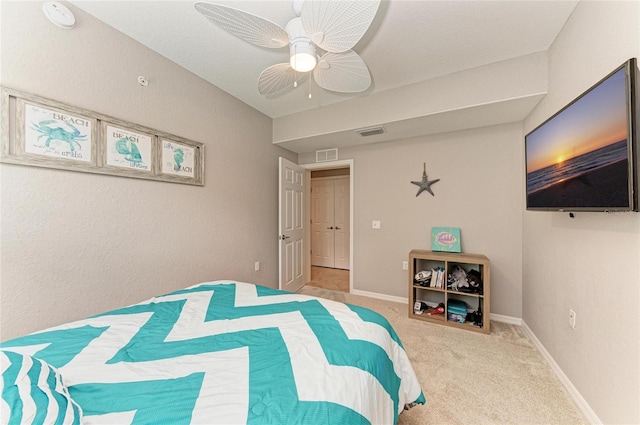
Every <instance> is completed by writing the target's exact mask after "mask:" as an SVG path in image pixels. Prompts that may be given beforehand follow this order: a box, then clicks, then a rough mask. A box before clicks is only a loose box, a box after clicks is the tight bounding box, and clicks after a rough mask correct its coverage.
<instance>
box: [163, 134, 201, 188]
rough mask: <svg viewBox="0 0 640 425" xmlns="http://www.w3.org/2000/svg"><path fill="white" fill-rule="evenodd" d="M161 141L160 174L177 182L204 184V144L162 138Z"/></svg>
mask: <svg viewBox="0 0 640 425" xmlns="http://www.w3.org/2000/svg"><path fill="white" fill-rule="evenodd" d="M159 141H160V142H159V144H158V146H159V158H160V164H159V166H158V173H159V174H161V175H163V177H166V178H173V179H176V180H177V181H183V182H192V183H193V184H204V182H203V170H202V168H203V149H204V147H203V145H202V144H200V143H196V142H190V141H187V140H184V139H177V138H169V137H162V136H161V137H159Z"/></svg>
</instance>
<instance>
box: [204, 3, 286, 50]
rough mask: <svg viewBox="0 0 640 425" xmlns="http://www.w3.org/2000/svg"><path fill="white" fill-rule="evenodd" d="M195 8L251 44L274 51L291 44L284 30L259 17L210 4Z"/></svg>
mask: <svg viewBox="0 0 640 425" xmlns="http://www.w3.org/2000/svg"><path fill="white" fill-rule="evenodd" d="M195 8H196V10H197V11H198V12H200V13H201V14H202V15H203V16H204V17H205V18H207V19H208V20H209V21H211V22H213V23H214V24H216V25H217V26H219V27H220V28H222V29H223V30H225V31H227V32H228V33H230V34H232V35H234V36H236V37H238V38H240V39H242V40H244V41H248V42H249V43H253V44H255V45H257V46H261V47H269V48H273V49H275V48H279V47H284V46H287V45H288V44H289V35H288V34H287V32H286V31H285V30H284V28H282V27H281V26H280V25H278V24H275V23H273V22H271V21H269V20H266V19H264V18H261V17H259V16H256V15H253V14H251V13H248V12H244V11H242V10H238V9H234V8H233V7H229V6H222V5H220V4H215V3H208V2H198V3H196V4H195Z"/></svg>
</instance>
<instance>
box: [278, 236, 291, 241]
mask: <svg viewBox="0 0 640 425" xmlns="http://www.w3.org/2000/svg"><path fill="white" fill-rule="evenodd" d="M290 238H291V236H287V235H282V236H280V237H279V238H278V239H280V240H285V239H290Z"/></svg>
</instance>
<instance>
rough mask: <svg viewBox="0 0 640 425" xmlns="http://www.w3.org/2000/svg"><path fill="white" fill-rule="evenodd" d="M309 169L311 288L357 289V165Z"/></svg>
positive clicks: (312, 166) (334, 164) (348, 163)
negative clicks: (354, 184) (354, 246)
mask: <svg viewBox="0 0 640 425" xmlns="http://www.w3.org/2000/svg"><path fill="white" fill-rule="evenodd" d="M302 167H304V168H305V169H307V182H308V184H307V185H306V187H307V188H308V193H307V196H306V199H307V205H308V208H307V209H306V210H307V211H308V217H307V223H310V226H309V230H308V234H307V238H306V241H307V248H308V249H307V250H306V252H307V253H308V261H307V262H306V264H308V267H307V269H308V270H307V285H309V286H314V287H318V288H323V289H329V290H334V291H341V292H351V288H353V261H352V258H353V238H352V234H353V232H352V228H353V201H352V198H353V161H352V160H346V161H333V162H331V163H316V164H306V165H302Z"/></svg>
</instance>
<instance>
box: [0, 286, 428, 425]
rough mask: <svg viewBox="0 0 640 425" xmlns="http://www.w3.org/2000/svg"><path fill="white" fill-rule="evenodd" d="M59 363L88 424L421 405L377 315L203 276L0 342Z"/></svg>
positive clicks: (350, 412)
mask: <svg viewBox="0 0 640 425" xmlns="http://www.w3.org/2000/svg"><path fill="white" fill-rule="evenodd" d="M0 348H2V349H5V350H13V351H16V352H18V351H19V352H22V353H26V354H31V355H33V356H35V357H37V358H40V359H42V360H44V361H46V362H47V363H49V364H51V365H53V366H54V367H57V368H58V369H59V371H60V373H61V374H62V376H63V377H64V380H65V383H66V385H67V386H68V388H69V393H70V394H71V397H72V398H73V399H74V400H75V401H76V402H78V404H79V405H80V406H81V407H82V409H83V411H84V415H85V417H84V421H85V422H86V423H159V422H164V423H175V424H179V423H207V424H213V423H219V424H236V423H238V424H240V423H242V424H244V423H248V424H249V423H260V424H270V423H299V424H312V423H323V424H326V423H349V424H367V423H384V424H389V423H395V422H396V421H397V415H398V413H399V412H400V411H402V409H403V407H404V405H405V403H411V402H416V401H417V402H424V397H423V395H422V392H421V389H420V386H419V383H418V381H417V379H416V377H415V373H414V371H413V369H412V367H411V364H410V362H409V360H408V357H407V355H406V353H405V351H404V349H403V348H402V345H401V343H400V341H399V339H398V337H397V335H396V334H395V332H394V331H393V329H392V328H391V326H390V325H389V324H388V322H387V321H386V320H385V319H384V318H382V316H379V315H377V314H376V313H374V312H372V311H370V310H367V309H363V308H360V307H355V306H349V305H346V304H342V303H337V302H334V301H330V300H323V299H317V298H313V297H307V296H303V295H298V294H290V293H286V292H282V291H277V290H273V289H268V288H264V287H260V286H255V285H252V284H247V283H240V282H232V281H216V282H208V283H203V284H200V285H196V286H193V287H191V288H187V289H185V290H181V291H177V292H174V293H172V294H168V295H164V296H160V297H155V298H152V299H150V300H148V301H145V302H143V303H140V304H136V305H133V306H129V307H126V308H123V309H119V310H115V311H112V312H109V313H105V314H102V315H99V316H95V317H92V318H89V319H87V320H83V321H79V322H74V323H71V324H66V325H62V326H58V327H55V328H51V329H48V330H46V331H43V332H40V333H36V334H31V335H28V336H26V337H23V338H19V339H16V340H13V341H8V342H6V343H3V344H2V346H0Z"/></svg>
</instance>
